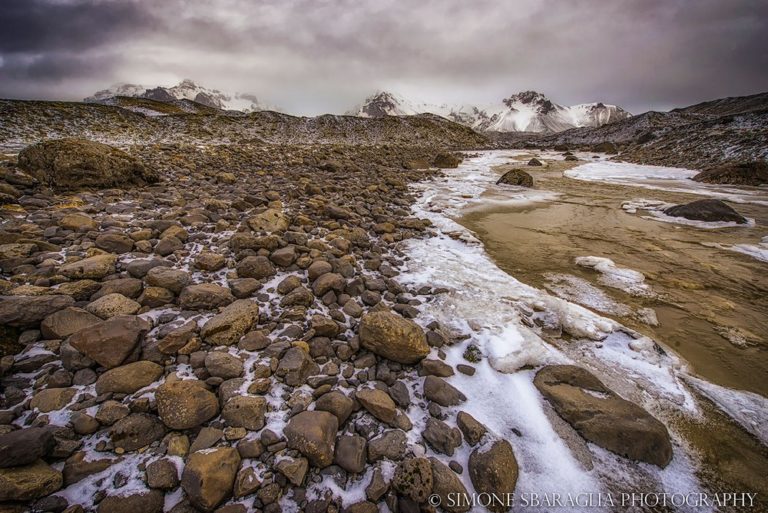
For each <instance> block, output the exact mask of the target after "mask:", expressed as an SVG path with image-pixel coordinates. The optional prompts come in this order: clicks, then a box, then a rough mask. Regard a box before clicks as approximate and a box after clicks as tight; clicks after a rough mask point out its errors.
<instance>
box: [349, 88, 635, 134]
mask: <svg viewBox="0 0 768 513" xmlns="http://www.w3.org/2000/svg"><path fill="white" fill-rule="evenodd" d="M422 113H431V114H436V115H438V116H442V117H445V118H447V119H450V120H452V121H456V122H457V123H461V124H464V125H467V126H470V127H472V128H474V129H475V130H481V131H488V132H540V133H555V132H562V131H564V130H568V129H570V128H576V127H585V126H586V127H599V126H603V125H605V124H608V123H612V122H615V121H619V120H622V119H626V118H628V117H630V116H631V114H630V113H629V112H627V111H625V110H624V109H622V108H621V107H618V106H616V105H607V104H604V103H601V102H595V103H583V104H579V105H572V106H563V105H558V104H556V103H553V102H552V101H551V100H550V99H549V98H547V97H546V96H544V95H543V94H541V93H537V92H535V91H524V92H521V93H517V94H514V95H512V96H510V97H509V98H505V99H504V100H503V101H502V103H501V104H500V105H485V106H476V105H466V104H465V105H449V104H441V105H437V104H429V103H423V102H414V101H411V100H409V99H407V98H405V97H404V96H402V95H399V94H396V93H391V92H388V91H379V92H377V93H375V94H373V95H371V96H369V97H368V98H366V99H365V101H363V103H362V104H360V105H358V106H357V107H355V108H353V109H352V110H350V111H348V112H347V114H349V115H353V116H361V117H380V116H411V115H414V114H422Z"/></svg>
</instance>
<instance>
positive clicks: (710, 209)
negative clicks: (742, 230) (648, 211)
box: [664, 199, 747, 224]
mask: <svg viewBox="0 0 768 513" xmlns="http://www.w3.org/2000/svg"><path fill="white" fill-rule="evenodd" d="M664 213H665V214H667V215H669V216H672V217H684V218H686V219H691V220H694V221H704V222H708V223H713V222H727V223H738V224H746V223H747V220H746V218H745V217H744V216H742V215H741V214H739V213H738V212H736V211H735V210H734V209H733V208H731V207H730V206H728V205H727V204H726V203H723V202H722V201H720V200H716V199H703V200H697V201H692V202H691V203H686V204H685V205H675V206H674V207H669V208H668V209H666V210H664Z"/></svg>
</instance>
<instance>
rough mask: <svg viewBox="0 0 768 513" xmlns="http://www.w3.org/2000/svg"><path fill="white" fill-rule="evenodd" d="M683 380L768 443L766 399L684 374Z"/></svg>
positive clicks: (767, 403)
mask: <svg viewBox="0 0 768 513" xmlns="http://www.w3.org/2000/svg"><path fill="white" fill-rule="evenodd" d="M685 381H686V382H687V383H688V384H690V385H691V386H693V387H694V388H696V389H697V390H698V391H699V392H701V393H702V394H704V395H705V396H706V397H707V398H709V399H710V400H711V401H712V402H713V403H715V404H716V405H717V406H718V407H719V408H720V409H721V410H723V411H724V412H725V413H727V414H728V415H729V416H731V417H732V418H733V419H734V420H736V421H737V422H738V423H739V424H741V425H742V426H744V428H745V429H746V430H747V431H749V432H750V433H752V434H753V435H755V437H757V439H758V440H760V441H761V442H762V443H763V444H766V445H768V399H766V398H765V397H763V396H761V395H758V394H754V393H751V392H745V391H736V390H731V389H729V388H725V387H721V386H719V385H716V384H714V383H710V382H708V381H704V380H703V379H699V378H697V377H694V376H686V377H685Z"/></svg>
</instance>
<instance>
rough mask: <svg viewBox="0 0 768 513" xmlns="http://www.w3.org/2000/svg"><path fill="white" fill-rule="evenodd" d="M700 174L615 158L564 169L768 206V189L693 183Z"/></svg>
mask: <svg viewBox="0 0 768 513" xmlns="http://www.w3.org/2000/svg"><path fill="white" fill-rule="evenodd" d="M697 174H698V171H692V170H690V169H682V168H677V167H663V166H644V165H640V164H630V163H627V162H614V161H599V162H590V163H587V164H583V165H581V166H577V167H574V168H572V169H568V170H567V171H564V172H563V176H566V177H568V178H574V179H576V180H584V181H588V182H607V183H614V184H618V185H629V186H634V187H642V188H644V189H652V190H661V191H672V192H686V193H689V194H697V195H700V196H708V197H710V198H716V199H721V200H728V201H732V202H734V203H754V204H757V205H768V191H766V190H765V189H760V188H756V187H752V188H746V187H737V186H732V185H717V184H708V183H700V182H694V181H693V180H691V178H693V177H694V176H696V175H697Z"/></svg>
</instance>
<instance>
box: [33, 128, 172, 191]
mask: <svg viewBox="0 0 768 513" xmlns="http://www.w3.org/2000/svg"><path fill="white" fill-rule="evenodd" d="M19 167H21V168H22V169H24V170H25V171H28V172H29V173H30V174H31V175H32V176H34V177H35V178H37V179H38V180H39V181H40V182H41V183H43V184H45V185H48V186H51V187H53V188H55V189H62V190H72V189H79V188H105V187H125V186H129V185H145V184H147V183H154V182H157V181H158V175H157V173H156V172H154V171H150V170H148V169H146V168H145V167H144V165H142V164H141V163H140V162H139V161H138V160H137V159H136V158H135V157H132V156H130V155H128V154H127V153H125V152H124V151H121V150H118V149H117V148H113V147H112V146H109V145H107V144H102V143H97V142H93V141H88V140H85V139H56V140H50V141H43V142H40V143H37V144H34V145H32V146H28V147H26V148H24V149H23V150H22V151H21V153H19Z"/></svg>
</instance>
